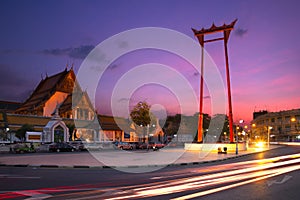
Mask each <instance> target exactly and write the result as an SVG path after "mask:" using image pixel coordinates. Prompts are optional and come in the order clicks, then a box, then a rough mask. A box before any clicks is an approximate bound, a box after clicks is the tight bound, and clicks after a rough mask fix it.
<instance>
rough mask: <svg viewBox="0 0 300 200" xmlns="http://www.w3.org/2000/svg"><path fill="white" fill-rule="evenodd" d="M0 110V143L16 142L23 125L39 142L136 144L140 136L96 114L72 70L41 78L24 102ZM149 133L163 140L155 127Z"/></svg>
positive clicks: (128, 125) (128, 124)
mask: <svg viewBox="0 0 300 200" xmlns="http://www.w3.org/2000/svg"><path fill="white" fill-rule="evenodd" d="M0 108H1V110H0V141H1V140H2V141H5V142H14V141H16V140H18V138H16V137H15V135H16V132H17V131H18V130H19V129H20V128H21V127H22V126H23V125H25V124H26V125H30V126H31V127H32V128H33V129H34V131H36V132H40V133H42V134H40V138H38V134H34V138H37V139H40V140H41V141H42V142H62V141H69V140H76V139H80V140H82V141H85V142H107V141H111V142H113V141H128V142H138V141H142V137H143V136H142V135H141V134H140V132H139V131H138V130H136V127H134V126H133V125H132V122H130V121H129V120H128V119H124V118H120V117H111V116H103V115H98V114H97V113H96V112H95V111H94V108H93V106H92V104H91V102H90V99H89V97H88V94H87V92H85V91H82V90H81V88H80V85H79V84H78V83H77V81H76V75H75V73H74V71H73V69H72V68H71V69H70V70H68V69H67V68H66V69H65V70H64V71H62V72H60V73H57V74H54V75H52V76H49V77H48V76H47V77H46V78H45V79H42V80H41V81H40V83H39V84H38V86H37V87H36V88H35V90H34V91H33V93H32V94H31V95H30V96H29V98H28V99H27V100H26V101H25V102H24V103H15V102H7V101H2V103H1V102H0ZM153 131H154V130H152V129H151V132H150V135H151V136H153V137H158V138H159V140H160V139H161V137H163V133H161V132H162V130H161V128H160V126H159V125H156V129H155V131H156V132H153ZM158 132H159V133H158ZM32 134H33V133H32ZM26 138H27V137H26Z"/></svg>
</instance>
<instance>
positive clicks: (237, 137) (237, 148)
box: [235, 119, 244, 155]
mask: <svg viewBox="0 0 300 200" xmlns="http://www.w3.org/2000/svg"><path fill="white" fill-rule="evenodd" d="M242 123H244V120H242V119H240V121H239V124H242ZM239 128H240V127H239V126H238V128H237V130H239ZM235 140H236V141H235V142H236V148H235V154H236V155H238V153H239V135H238V132H236V139H235Z"/></svg>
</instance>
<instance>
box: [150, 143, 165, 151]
mask: <svg viewBox="0 0 300 200" xmlns="http://www.w3.org/2000/svg"><path fill="white" fill-rule="evenodd" d="M165 146H166V145H165V144H163V143H160V142H149V145H148V148H149V149H153V151H155V150H159V149H161V148H163V147H165Z"/></svg>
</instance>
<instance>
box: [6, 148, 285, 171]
mask: <svg viewBox="0 0 300 200" xmlns="http://www.w3.org/2000/svg"><path fill="white" fill-rule="evenodd" d="M281 147H284V146H281ZM279 148H280V147H279ZM270 150H272V149H266V150H263V151H259V152H251V153H247V154H242V155H236V156H232V157H227V158H222V159H216V160H207V161H200V162H183V163H172V164H158V165H127V166H126V165H125V166H106V165H104V166H89V165H70V166H68V165H61V166H60V165H30V164H15V165H11V164H1V163H0V167H33V168H52V169H53V168H55V169H117V168H141V167H169V166H192V165H200V164H206V163H213V162H219V161H225V160H230V159H236V158H240V157H245V156H249V155H253V154H257V153H263V152H266V151H270Z"/></svg>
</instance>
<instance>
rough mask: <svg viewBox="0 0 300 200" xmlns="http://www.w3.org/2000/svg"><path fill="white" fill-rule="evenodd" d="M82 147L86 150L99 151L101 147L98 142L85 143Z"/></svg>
mask: <svg viewBox="0 0 300 200" xmlns="http://www.w3.org/2000/svg"><path fill="white" fill-rule="evenodd" d="M84 147H85V148H86V149H87V150H88V151H99V150H101V149H102V146H101V144H99V143H85V144H84Z"/></svg>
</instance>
